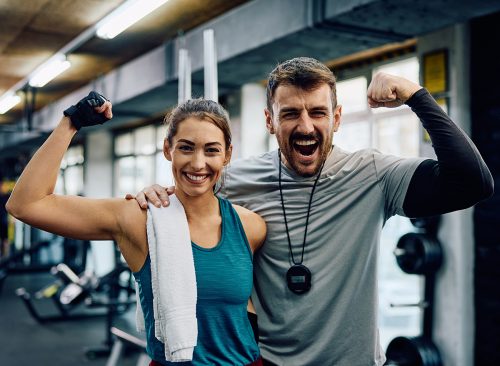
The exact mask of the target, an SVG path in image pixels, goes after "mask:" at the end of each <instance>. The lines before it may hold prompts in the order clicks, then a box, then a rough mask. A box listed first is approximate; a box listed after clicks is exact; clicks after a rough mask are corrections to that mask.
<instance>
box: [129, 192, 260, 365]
mask: <svg viewBox="0 0 500 366" xmlns="http://www.w3.org/2000/svg"><path fill="white" fill-rule="evenodd" d="M218 199H219V210H220V214H221V217H222V230H221V231H222V235H221V239H220V241H219V243H217V245H216V246H215V247H213V248H210V249H206V248H202V247H200V246H198V245H196V243H193V242H191V243H192V249H193V259H194V267H195V272H196V283H197V292H198V300H197V304H196V317H197V319H198V342H197V346H196V347H195V349H194V354H193V360H192V362H180V363H179V362H175V363H172V362H168V361H166V360H165V347H164V345H163V343H161V342H160V341H159V340H158V339H156V337H155V335H154V334H155V332H154V315H153V292H152V288H151V262H150V258H149V255H148V257H147V258H146V261H145V263H144V265H143V267H142V268H141V269H140V270H139V272H135V273H134V277H135V280H136V281H137V284H138V287H139V293H138V296H139V299H140V303H141V307H142V311H143V313H144V320H145V322H144V323H145V328H146V338H147V349H146V350H147V353H148V355H149V357H151V358H152V359H153V360H155V361H157V362H159V363H161V364H162V365H171V366H175V365H221V366H222V365H246V364H249V363H252V362H253V361H255V360H256V359H257V358H258V357H259V354H260V353H259V348H258V346H257V343H256V342H255V338H254V334H253V331H252V327H251V325H250V322H249V320H248V317H247V301H248V298H249V297H250V294H251V292H252V284H253V283H252V282H253V265H252V251H251V249H250V246H249V244H248V241H247V238H246V235H245V232H244V230H243V226H242V224H241V221H240V218H239V216H238V214H237V213H236V211H235V210H234V208H233V207H232V205H231V203H230V202H229V201H227V200H225V199H222V198H218Z"/></svg>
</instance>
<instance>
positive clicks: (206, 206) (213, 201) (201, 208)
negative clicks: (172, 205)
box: [175, 190, 219, 221]
mask: <svg viewBox="0 0 500 366" xmlns="http://www.w3.org/2000/svg"><path fill="white" fill-rule="evenodd" d="M175 195H176V196H177V198H178V199H179V201H181V203H182V205H183V206H184V211H185V212H186V216H187V219H188V220H189V221H191V220H192V219H197V218H202V217H208V216H212V215H214V214H218V212H219V202H218V200H217V197H215V195H214V194H213V193H212V192H207V193H206V194H204V195H202V196H196V197H193V196H189V195H187V194H185V193H184V192H182V191H181V190H176V191H175Z"/></svg>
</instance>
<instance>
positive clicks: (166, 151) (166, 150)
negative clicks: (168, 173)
mask: <svg viewBox="0 0 500 366" xmlns="http://www.w3.org/2000/svg"><path fill="white" fill-rule="evenodd" d="M163 155H165V158H166V159H167V160H168V161H172V155H171V154H170V143H169V142H168V138H166V137H165V139H164V140H163Z"/></svg>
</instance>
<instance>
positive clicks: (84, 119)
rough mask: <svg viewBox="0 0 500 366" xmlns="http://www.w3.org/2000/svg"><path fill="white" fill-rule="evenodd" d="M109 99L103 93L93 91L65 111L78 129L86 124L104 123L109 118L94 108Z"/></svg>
mask: <svg viewBox="0 0 500 366" xmlns="http://www.w3.org/2000/svg"><path fill="white" fill-rule="evenodd" d="M106 101H107V99H106V98H105V97H103V96H102V95H101V94H99V93H97V92H95V91H91V92H90V93H89V95H87V96H86V97H85V98H83V99H82V100H80V101H79V102H78V103H77V104H76V105H72V106H71V107H69V108H68V109H66V110H65V111H64V115H65V116H66V117H69V119H71V123H72V124H73V126H75V128H76V129H77V130H79V129H80V128H82V127H85V126H94V125H97V124H100V125H102V124H103V123H104V122H106V121H107V120H108V118H106V116H105V115H104V114H103V113H97V112H96V111H95V110H94V108H95V107H100V106H102V105H103V104H104V102H106Z"/></svg>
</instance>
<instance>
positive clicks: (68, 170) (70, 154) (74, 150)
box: [55, 145, 84, 195]
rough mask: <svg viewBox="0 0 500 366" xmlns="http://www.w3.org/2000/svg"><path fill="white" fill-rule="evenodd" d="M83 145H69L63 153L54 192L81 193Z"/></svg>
mask: <svg viewBox="0 0 500 366" xmlns="http://www.w3.org/2000/svg"><path fill="white" fill-rule="evenodd" d="M83 163H84V156H83V145H76V146H71V147H69V148H68V150H67V151H66V154H64V157H63V160H62V162H61V168H60V170H59V176H58V179H57V183H56V188H55V192H56V193H59V194H66V195H82V194H83Z"/></svg>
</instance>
